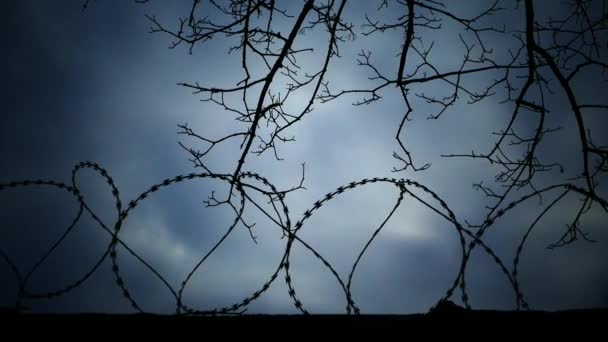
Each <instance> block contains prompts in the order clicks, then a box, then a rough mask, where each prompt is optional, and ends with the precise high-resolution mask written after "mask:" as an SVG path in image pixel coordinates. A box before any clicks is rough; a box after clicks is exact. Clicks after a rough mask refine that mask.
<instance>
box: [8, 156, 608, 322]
mask: <svg viewBox="0 0 608 342" xmlns="http://www.w3.org/2000/svg"><path fill="white" fill-rule="evenodd" d="M83 169H90V170H93V171H94V172H96V173H97V174H98V175H100V176H101V177H103V178H104V179H105V181H106V183H107V185H108V186H109V187H110V188H111V193H112V196H113V199H114V205H115V208H116V221H115V222H114V224H113V225H107V224H106V223H104V222H103V221H102V220H101V219H100V218H99V217H98V215H97V214H96V213H95V212H94V211H93V210H92V209H91V208H90V206H89V205H88V204H87V201H86V200H85V197H84V196H83V194H82V192H81V191H80V189H79V187H78V185H77V182H76V178H77V175H78V173H79V171H80V170H83ZM204 178H209V179H216V180H220V181H222V182H226V183H227V184H230V185H231V186H234V188H235V189H236V193H237V195H238V203H239V204H238V205H237V206H233V209H234V211H235V217H234V219H233V221H232V223H231V224H230V225H229V226H228V229H227V230H226V232H225V233H224V234H223V236H222V237H221V239H219V241H217V242H216V243H215V245H213V247H212V248H211V249H210V250H209V251H208V252H207V253H206V254H205V255H204V256H203V257H202V258H201V259H199V261H198V262H197V263H196V265H195V266H194V267H193V268H192V269H191V271H190V272H189V273H188V275H187V276H186V278H185V279H184V280H183V281H182V282H181V285H180V287H179V288H178V289H176V288H174V287H173V286H171V285H170V284H169V282H168V281H167V280H166V279H165V278H164V277H163V276H162V275H161V274H160V273H159V272H158V271H157V270H156V269H155V268H154V267H153V266H151V265H150V264H149V263H148V262H147V261H146V260H145V259H143V258H142V257H141V256H140V255H138V254H137V253H136V252H135V251H134V250H132V249H131V248H130V247H129V246H128V245H127V244H126V243H125V242H124V241H123V240H121V238H120V234H121V232H122V231H123V229H125V226H127V225H128V224H126V222H125V220H126V218H127V217H128V216H129V214H130V213H132V212H133V211H134V210H135V209H136V208H137V207H138V205H140V204H141V203H142V202H143V201H145V200H146V199H147V198H149V197H151V196H153V195H154V194H156V193H157V192H159V191H161V190H162V189H164V188H167V187H170V186H172V185H175V184H178V183H182V182H188V181H191V180H194V179H204ZM248 180H254V181H257V182H261V183H262V184H263V185H264V186H265V187H266V189H268V190H263V189H260V188H259V187H257V186H253V185H252V184H250V183H248ZM374 183H386V184H392V185H394V186H395V188H396V189H397V190H398V192H399V196H398V199H397V201H396V203H395V205H394V207H393V209H392V211H390V213H389V214H388V215H387V217H386V218H385V219H384V220H383V222H382V224H381V225H380V226H379V227H378V228H377V229H376V230H375V231H374V233H373V234H372V236H371V237H370V238H369V239H368V240H367V243H366V244H365V246H364V247H363V248H362V249H361V251H360V252H359V254H358V257H357V260H356V261H355V262H354V263H353V266H352V269H351V272H350V273H349V275H348V280H347V281H346V282H345V280H344V279H343V277H341V276H340V275H339V274H338V272H337V271H336V270H335V268H334V267H333V266H332V265H331V264H330V263H329V262H328V261H327V259H326V258H324V257H323V256H322V255H321V254H320V253H319V252H318V251H316V250H315V249H314V248H313V247H312V246H311V245H310V244H308V243H307V242H306V241H305V240H303V239H302V238H301V237H300V236H298V232H299V231H300V230H301V229H303V227H304V225H305V222H306V221H307V220H308V219H309V218H310V217H312V215H314V213H315V212H316V211H317V210H318V209H320V208H321V207H322V206H323V205H325V204H326V203H327V202H329V201H331V200H333V199H335V198H337V197H339V196H343V195H344V194H346V193H348V192H349V191H350V190H352V189H355V188H358V187H363V186H366V185H368V184H374ZM22 187H51V188H55V189H58V190H63V191H66V192H68V193H69V194H71V195H72V196H74V197H75V198H76V199H77V201H78V204H79V207H78V212H77V214H76V216H75V217H74V219H73V220H72V221H71V223H70V224H69V225H68V227H67V228H66V229H65V230H64V231H63V233H62V234H61V235H60V237H59V238H58V239H57V240H56V241H55V243H53V244H52V245H51V247H50V248H49V249H48V250H47V251H46V252H45V253H43V254H42V256H41V257H40V258H39V259H38V261H37V262H36V263H35V264H34V266H33V267H32V268H31V269H29V270H28V271H27V272H23V271H22V270H21V269H19V267H17V264H16V263H15V262H14V260H13V259H12V258H11V256H10V255H9V254H8V253H7V252H6V251H5V250H4V249H2V246H0V257H1V258H2V260H3V261H4V262H5V263H6V264H7V265H8V267H9V268H10V269H11V271H12V273H13V274H14V276H15V279H16V280H17V283H18V286H19V292H18V295H17V299H16V307H17V308H19V307H20V303H21V302H22V301H23V300H25V299H30V300H32V299H48V298H53V297H59V296H64V295H67V294H69V293H70V292H71V291H72V290H74V289H76V288H78V287H80V286H81V285H82V284H84V283H85V282H86V281H87V280H89V279H90V278H91V276H92V275H93V274H94V273H95V272H96V271H97V270H98V269H99V268H100V266H101V265H102V264H103V263H104V262H107V259H109V262H110V263H111V268H112V272H113V274H114V278H115V284H116V286H117V287H118V288H119V290H120V291H121V292H122V296H123V297H124V298H125V299H126V300H127V301H128V302H129V303H130V304H131V306H132V307H133V309H134V310H136V311H137V312H141V313H144V312H146V311H145V309H144V308H145V305H141V304H140V301H141V299H136V296H135V295H134V294H133V293H132V292H131V290H129V288H128V284H127V283H126V281H125V280H124V277H123V274H122V272H121V268H120V263H119V259H120V258H119V253H118V251H117V248H118V247H119V246H120V247H122V248H124V250H125V251H126V253H128V254H130V255H132V256H134V257H135V258H136V259H137V260H138V261H139V262H140V263H141V265H142V266H144V267H145V268H147V269H148V270H149V271H150V272H152V273H153V274H154V275H155V276H156V277H157V278H158V280H159V281H161V282H162V283H163V284H164V285H165V286H166V287H167V289H168V290H169V291H170V292H171V294H172V295H173V297H174V299H175V303H176V306H175V312H176V314H190V315H217V314H220V315H221V314H238V313H240V312H239V310H240V309H243V308H245V307H247V305H249V304H250V303H251V302H253V301H255V300H256V299H258V298H260V296H261V295H262V294H263V293H264V292H266V291H267V290H268V289H269V288H270V287H271V285H272V284H273V282H275V280H277V279H278V278H279V274H280V273H281V272H283V273H284V281H285V283H286V285H287V288H288V294H289V297H290V298H291V300H292V302H293V305H294V306H295V308H297V309H298V310H299V311H300V312H301V313H303V314H309V311H308V310H307V309H306V308H305V305H304V303H303V301H302V300H301V299H300V298H299V297H298V295H297V291H296V288H295V286H294V284H293V281H292V272H291V269H290V256H291V251H292V247H293V245H294V243H298V244H300V245H301V246H302V247H304V248H305V249H307V250H308V251H309V252H310V253H312V254H313V255H314V256H315V257H316V258H317V259H319V260H320V261H321V262H322V264H323V265H324V267H326V268H327V269H328V270H329V271H330V272H331V274H332V275H333V276H334V277H335V278H336V280H337V281H338V283H339V284H340V287H341V289H342V291H343V293H344V297H345V300H346V303H347V305H346V308H345V309H346V313H347V314H352V313H354V314H359V313H360V312H361V311H360V309H359V308H358V307H357V305H356V303H355V299H354V298H353V295H352V293H351V290H350V288H351V283H352V279H353V274H354V272H355V270H356V267H357V265H358V263H359V261H360V260H361V258H362V257H363V255H364V254H365V252H366V250H367V248H368V247H369V246H370V244H371V243H372V242H373V240H374V239H375V238H376V236H377V235H378V234H379V233H380V232H381V230H382V228H383V227H384V225H385V224H386V222H388V221H389V220H390V218H391V216H392V215H393V213H394V212H395V210H396V209H397V208H398V207H399V206H400V205H401V203H402V201H403V199H404V197H405V196H409V197H411V198H413V199H415V200H416V201H419V202H420V203H421V204H423V205H424V206H426V207H428V208H430V209H431V210H433V211H434V212H435V213H436V214H437V215H439V216H441V217H443V218H444V219H445V220H446V221H448V222H449V223H450V224H451V225H453V226H454V230H455V231H456V233H457V234H458V237H459V240H458V241H459V244H460V251H461V262H460V265H459V271H458V274H457V276H456V277H455V279H454V280H453V282H452V284H451V285H450V286H449V287H448V289H447V290H446V291H445V293H444V294H443V296H442V297H441V298H440V301H441V300H446V299H449V298H451V297H452V296H453V295H454V294H455V292H456V291H457V289H458V290H459V291H460V293H461V300H462V302H463V303H464V304H465V306H466V307H467V308H470V304H469V294H468V292H467V287H466V280H465V278H466V277H465V273H466V270H467V266H468V262H469V260H470V255H471V252H472V251H473V250H474V249H475V248H476V247H480V248H481V249H482V250H483V251H484V252H485V253H487V254H488V255H489V256H490V257H491V258H492V259H493V260H494V262H495V263H496V266H497V267H498V268H499V269H500V270H501V272H502V273H503V274H504V276H505V277H506V279H507V281H508V282H509V284H510V285H511V287H512V288H513V291H514V293H515V296H516V304H517V308H518V310H519V309H522V308H523V309H529V305H528V303H527V301H526V300H525V298H524V294H523V293H522V290H521V286H520V283H519V279H518V272H517V271H518V266H519V263H520V256H521V253H522V251H523V248H524V246H525V242H526V240H527V237H528V236H529V233H530V231H531V230H532V229H533V228H534V226H535V225H536V223H537V222H538V221H539V220H540V218H542V216H543V215H544V214H545V213H546V212H547V211H548V210H549V209H550V208H551V207H552V206H553V205H554V204H555V203H557V202H558V201H559V200H561V199H562V198H563V197H564V196H565V195H566V194H568V193H570V192H573V193H578V194H581V195H584V196H587V197H588V198H591V200H592V201H594V202H596V203H598V204H599V205H600V206H602V207H603V208H604V210H606V209H607V208H608V203H607V202H606V201H605V200H603V199H602V198H600V197H597V196H595V195H593V194H590V193H588V192H587V191H586V190H584V189H582V188H579V187H577V186H574V185H572V184H558V185H552V186H549V187H547V188H544V189H539V190H537V191H535V192H532V193H530V194H527V195H525V196H522V197H521V198H519V199H518V200H516V201H513V202H511V203H510V204H508V205H507V206H506V207H505V209H503V210H499V211H498V212H497V213H496V214H494V215H493V216H492V217H490V218H489V219H488V220H486V223H485V224H484V226H483V228H482V229H479V230H477V231H476V232H473V231H472V230H471V229H470V228H467V227H465V226H464V225H462V224H461V223H460V221H459V220H458V219H457V218H456V215H455V214H454V212H453V211H452V210H451V209H450V207H449V206H448V204H447V203H446V202H445V201H444V200H442V199H441V198H440V197H439V196H438V195H437V194H436V193H435V192H434V191H433V190H431V189H430V188H428V187H426V186H425V185H423V184H420V183H418V182H415V181H413V180H409V179H396V178H368V179H362V180H360V181H354V182H351V183H349V184H346V185H344V186H340V187H338V188H337V189H335V190H334V191H331V192H329V193H327V194H326V195H325V196H324V197H323V198H321V199H319V200H318V201H316V202H314V204H313V205H312V206H311V207H310V208H309V209H308V210H306V211H305V212H304V214H303V215H302V217H301V218H300V219H299V220H297V221H295V222H296V223H295V224H292V222H294V220H293V219H292V218H291V216H290V212H289V209H288V206H287V204H286V201H285V199H286V195H285V193H282V192H281V191H278V190H277V188H276V187H275V186H274V185H273V184H272V183H271V182H270V181H269V180H268V179H266V178H265V177H263V176H261V175H259V174H257V173H252V172H243V173H241V174H240V176H239V177H238V178H237V179H234V178H233V176H232V175H226V174H213V173H190V174H186V175H178V176H175V177H173V178H167V179H165V180H163V181H162V182H160V183H157V184H154V185H152V186H151V187H149V188H148V189H147V190H146V191H144V192H142V193H141V194H140V195H138V196H137V197H136V198H135V199H134V200H131V201H129V202H128V203H127V204H126V206H125V205H123V203H124V202H123V200H122V199H121V197H120V192H119V190H118V188H117V186H116V185H115V183H114V180H113V179H112V177H111V176H110V175H109V173H108V172H107V170H106V169H104V168H103V167H101V166H99V165H98V164H96V163H93V162H88V161H87V162H81V163H78V164H76V165H75V166H74V168H73V170H72V182H71V184H65V183H62V182H57V181H53V180H42V179H38V180H23V181H13V182H9V183H0V191H2V190H5V189H9V188H22ZM413 190H416V191H421V192H422V193H424V194H426V195H429V196H430V198H431V199H432V203H431V202H430V201H428V200H425V199H423V198H421V197H420V196H418V195H417V194H415V193H414V192H413ZM559 190H561V191H562V193H561V194H560V195H559V196H558V197H557V198H556V199H555V200H554V201H553V202H552V203H551V204H550V205H549V206H548V207H547V208H545V210H544V211H542V212H541V214H540V215H539V216H538V217H537V219H536V220H535V221H534V222H533V224H532V225H531V226H530V228H529V229H528V230H527V231H526V233H525V234H524V236H523V237H522V238H521V240H520V243H519V244H518V247H517V251H516V254H515V257H514V259H513V262H512V265H513V267H512V270H511V271H510V270H509V268H508V267H507V265H506V264H505V262H503V260H502V259H501V258H499V257H498V256H497V255H496V253H495V252H494V251H493V250H492V248H490V247H489V246H488V245H487V244H486V243H485V242H484V241H483V239H482V237H483V234H484V233H485V232H486V231H487V229H488V228H489V227H490V226H491V225H493V224H494V223H495V222H496V221H497V220H499V219H500V218H501V217H504V216H505V213H507V212H508V211H510V210H512V209H513V208H515V207H517V206H518V205H521V204H522V203H525V202H526V201H528V200H529V199H530V198H532V197H535V196H538V195H539V194H543V193H546V192H550V191H559ZM249 191H258V192H261V193H263V194H265V195H267V196H269V198H270V199H271V202H272V204H273V207H274V208H275V213H276V214H277V218H276V219H275V218H274V217H272V215H271V214H269V213H268V212H267V211H265V210H264V209H262V208H261V207H260V206H259V205H257V203H256V202H255V201H254V200H253V199H252V198H251V196H250V194H249V193H248V192H249ZM246 202H251V203H253V204H254V205H256V206H257V207H258V209H260V210H261V211H262V212H263V213H264V214H265V215H266V216H268V217H269V218H271V220H272V221H273V222H274V223H275V224H276V225H277V226H279V228H280V229H281V230H282V231H283V233H284V235H285V236H286V237H287V239H286V242H285V249H284V252H283V254H282V256H281V258H280V260H279V262H278V266H277V267H276V269H275V270H274V271H273V272H272V274H271V275H270V276H269V277H268V279H267V281H266V282H265V283H264V284H263V285H262V286H261V288H259V289H258V290H256V291H254V292H253V293H252V294H251V295H249V296H248V297H246V298H244V299H242V300H241V301H239V302H237V303H235V304H232V305H228V306H224V307H220V308H213V309H195V308H192V307H191V306H189V305H187V304H185V303H184V302H183V299H182V294H183V291H184V289H185V288H186V286H187V285H188V283H189V280H190V279H191V277H192V276H193V275H194V274H195V272H197V271H198V270H199V268H200V266H201V265H202V264H203V263H204V262H205V261H206V260H207V259H208V257H209V256H210V255H211V254H212V253H214V252H215V251H216V249H217V248H218V247H219V246H220V245H221V244H222V243H223V242H224V241H225V239H226V238H227V237H228V236H229V235H230V234H232V233H233V232H234V229H235V227H237V226H238V224H239V222H243V223H244V221H243V212H244V209H245V204H246ZM275 202H276V203H278V206H279V208H278V209H277V208H276V206H275V204H274V203H275ZM85 214H88V215H90V216H91V218H92V219H93V220H94V221H95V222H96V223H97V224H98V225H99V226H100V227H101V228H102V229H103V230H104V231H106V232H107V233H108V234H110V236H111V240H110V242H109V243H108V245H107V247H106V248H105V251H104V252H103V253H102V255H101V256H100V257H99V258H98V259H97V261H96V262H95V263H94V264H93V266H91V267H90V268H89V269H88V270H87V271H86V272H84V273H83V274H82V275H81V276H80V277H79V278H78V279H77V280H76V281H72V282H70V283H68V284H64V286H62V287H60V288H58V289H54V290H47V291H44V292H32V291H30V290H28V285H29V283H30V279H31V276H32V275H33V274H34V273H35V272H36V271H37V270H38V269H39V267H40V266H41V265H42V264H43V263H44V262H45V261H46V260H47V259H48V258H49V257H50V256H51V254H52V253H53V252H54V251H55V250H56V249H57V247H58V246H59V245H60V244H62V243H64V242H65V240H66V238H67V236H68V235H69V234H70V233H71V232H73V230H74V228H75V226H76V224H77V222H78V221H79V220H80V219H81V218H82V217H83V215H85Z"/></svg>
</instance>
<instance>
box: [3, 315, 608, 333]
mask: <svg viewBox="0 0 608 342" xmlns="http://www.w3.org/2000/svg"><path fill="white" fill-rule="evenodd" d="M607 326H608V308H607V309H585V310H569V311H558V312H542V311H527V312H514V311H483V310H471V311H468V310H463V311H458V312H439V313H430V314H417V315H358V316H345V315H312V316H303V315H293V316H291V315H242V316H207V317H194V316H163V315H148V314H132V315H104V314H79V315H64V314H28V313H22V314H15V313H10V312H4V313H2V314H0V331H2V332H3V335H4V336H5V337H6V336H15V335H14V334H15V333H16V334H17V336H24V335H29V334H31V333H34V334H36V335H37V334H43V335H44V336H45V337H47V338H48V337H49V336H57V337H60V338H63V337H69V336H72V335H73V336H78V337H80V338H81V339H87V340H89V339H91V338H94V339H97V338H120V339H121V340H122V339H124V338H127V337H130V336H134V337H143V336H145V335H150V336H156V337H161V336H173V337H176V338H180V339H182V338H183V339H189V337H188V336H194V337H196V339H197V340H199V339H205V338H210V337H213V336H223V337H225V338H231V339H232V338H234V337H235V336H237V335H242V336H247V338H252V339H254V340H257V338H258V337H259V338H262V340H264V339H267V338H280V339H293V338H299V337H303V338H309V337H314V338H315V340H316V339H317V338H323V337H328V336H329V335H333V336H335V335H340V336H355V337H364V336H365V337H380V336H386V335H390V336H402V337H409V336H431V335H444V336H447V337H455V336H459V337H460V338H463V337H464V338H465V339H468V338H469V337H470V338H475V337H483V338H484V339H485V338H491V339H492V340H494V339H495V338H496V337H504V336H513V337H516V338H521V339H526V340H527V339H528V337H531V336H532V335H534V336H539V335H540V336H544V337H545V338H546V337H548V336H555V335H558V336H561V337H564V336H576V337H578V338H577V340H579V338H581V337H583V336H585V337H595V338H593V339H594V340H596V339H599V340H605V338H606V336H607V335H608V329H607ZM7 334H8V335H7ZM1 336H2V335H0V338H1ZM602 336H603V337H602ZM190 338H191V337H190ZM460 338H459V340H460ZM214 339H215V338H214ZM543 339H544V338H543ZM2 340H5V341H9V340H11V341H12V340H15V338H9V339H4V338H2ZM366 340H367V338H366ZM584 340H588V338H585V339H584Z"/></svg>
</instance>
